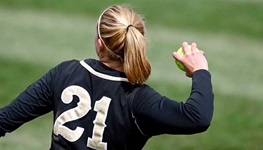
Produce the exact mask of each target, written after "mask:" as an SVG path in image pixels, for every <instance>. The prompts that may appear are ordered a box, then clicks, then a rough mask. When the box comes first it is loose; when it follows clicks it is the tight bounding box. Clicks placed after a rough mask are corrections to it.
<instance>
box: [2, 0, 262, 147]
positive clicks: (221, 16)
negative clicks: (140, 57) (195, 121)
mask: <svg viewBox="0 0 263 150" xmlns="http://www.w3.org/2000/svg"><path fill="white" fill-rule="evenodd" d="M120 3H127V4H130V5H131V6H132V7H133V8H134V9H135V10H136V11H137V12H139V13H141V14H143V15H144V17H145V18H146V27H147V36H148V40H149V51H148V57H149V59H150V63H151V65H152V68H153V70H152V75H151V77H150V78H149V80H148V81H147V84H149V85H150V86H152V87H153V88H155V89H156V90H157V91H159V92H160V93H161V94H162V95H165V96H167V97H170V98H172V99H175V100H177V101H185V100H186V99H187V97H188V96H189V92H190V88H191V79H189V78H187V77H186V76H185V75H184V73H183V72H182V71H180V70H179V69H178V68H177V66H176V65H175V63H174V59H173V58H172V52H173V51H175V50H177V49H178V48H179V47H180V46H181V43H182V42H183V41H188V42H196V43H197V44H198V48H199V49H201V50H204V51H205V53H206V56H207V59H208V61H209V69H210V72H211V74H212V80H213V88H214V94H215V113H214V118H213V121H212V124H211V126H210V128H209V129H208V130H207V132H204V133H201V134H196V135H187V136H185V135H162V136H158V137H153V138H152V139H151V140H150V141H149V142H148V143H147V144H146V146H145V148H144V150H174V149H176V150H260V149H263V148H262V147H263V144H262V139H263V119H262V114H263V109H262V108H263V99H262V95H261V94H262V92H263V79H262V77H263V70H262V64H263V59H262V56H263V42H262V41H263V1H262V0H192V1H190V0H176V1H175V0H162V1H158V0H151V1H150V0H149V1H147V0H144V1H141V0H122V1H121V0H108V1H92V0H78V1H73V0H60V1H59V0H37V1H36V0H0V83H1V84H0V99H1V100H0V107H3V106H5V105H7V104H8V103H10V102H11V101H12V100H13V99H14V98H15V97H16V96H17V95H18V94H19V93H20V92H22V91H23V90H24V89H25V88H26V87H27V86H28V85H30V84H31V83H33V82H34V81H36V80H37V79H38V78H40V77H41V76H42V75H43V74H45V73H46V72H47V71H48V70H49V69H51V68H52V67H54V66H56V65H57V64H58V63H60V62H61V61H64V60H69V59H79V60H81V59H85V58H97V57H96V54H95V50H94V36H95V26H96V21H97V19H98V17H99V15H100V13H101V12H102V11H103V10H104V9H105V8H106V7H108V6H109V5H112V4H120ZM51 130H52V113H49V114H47V115H45V116H42V117H39V118H37V119H35V120H33V121H31V122H29V123H26V124H24V125H23V126H22V127H20V128H19V129H17V130H16V131H14V132H12V133H11V134H7V135H6V136H5V137H4V138H1V139H0V147H1V149H3V150H36V149H38V150H47V149H49V146H50V141H51V138H50V137H51Z"/></svg>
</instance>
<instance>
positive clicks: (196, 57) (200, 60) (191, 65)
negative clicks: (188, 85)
mask: <svg viewBox="0 0 263 150" xmlns="http://www.w3.org/2000/svg"><path fill="white" fill-rule="evenodd" d="M182 47H183V50H184V53H185V55H184V56H182V55H180V54H178V53H176V52H173V57H174V58H175V59H176V60H178V61H180V62H181V63H182V64H183V65H184V67H185V71H186V73H185V74H186V76H188V77H192V75H193V73H194V72H195V71H197V70H200V69H205V70H208V62H207V60H206V58H205V56H204V52H203V51H201V50H199V51H197V50H196V47H197V46H196V43H192V45H191V47H192V50H189V49H188V43H187V42H183V44H182Z"/></svg>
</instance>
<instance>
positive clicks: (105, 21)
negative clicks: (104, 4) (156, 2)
mask: <svg viewBox="0 0 263 150" xmlns="http://www.w3.org/2000/svg"><path fill="white" fill-rule="evenodd" d="M98 35H99V38H101V39H102V42H103V44H104V45H105V47H106V49H107V50H108V54H109V57H110V58H111V59H113V60H116V61H119V62H121V63H123V68H124V73H125V74H126V76H127V78H128V80H129V82H130V83H131V84H143V83H144V82H145V81H146V80H147V79H148V77H149V76H150V74H151V66H150V64H149V61H148V59H147V56H146V45H147V43H146V37H145V31H144V22H143V19H142V17H141V16H140V15H139V14H137V13H136V12H135V11H133V10H132V9H131V8H129V7H127V6H125V5H116V6H111V7H109V8H107V9H106V10H105V11H103V13H102V14H101V16H100V17H99V20H98Z"/></svg>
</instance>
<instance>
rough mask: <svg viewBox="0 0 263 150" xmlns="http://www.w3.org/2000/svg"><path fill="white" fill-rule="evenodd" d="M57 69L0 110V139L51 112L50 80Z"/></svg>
mask: <svg viewBox="0 0 263 150" xmlns="http://www.w3.org/2000/svg"><path fill="white" fill-rule="evenodd" d="M57 69H58V67H56V68H53V69H52V70H50V71H49V72H48V73H47V74H45V75H44V76H43V77H42V78H40V79H39V80H37V81H36V82H35V83H33V84H32V85H30V86H29V87H28V88H27V89H26V90H25V91H23V92H22V93H21V94H20V95H19V96H18V97H16V98H15V99H14V100H13V101H12V102H11V103H10V104H9V105H7V106H5V107H3V108H1V109H0V137H1V136H4V135H5V133H7V132H12V131H14V130H15V129H17V128H18V127H20V126H21V125H22V124H24V123H26V122H28V121H30V120H32V119H34V118H36V117H38V116H40V115H43V114H46V113H48V112H50V111H51V110H52V108H53V106H52V100H51V99H52V84H53V83H52V79H53V78H54V76H55V73H56V72H57Z"/></svg>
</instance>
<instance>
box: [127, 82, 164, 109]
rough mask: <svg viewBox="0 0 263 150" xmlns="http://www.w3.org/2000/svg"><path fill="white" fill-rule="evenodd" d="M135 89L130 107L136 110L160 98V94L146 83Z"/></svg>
mask: <svg viewBox="0 0 263 150" xmlns="http://www.w3.org/2000/svg"><path fill="white" fill-rule="evenodd" d="M135 91H136V92H134V94H135V96H134V100H133V104H132V107H133V109H136V110H138V109H140V108H141V106H144V105H148V104H151V103H155V102H156V101H159V100H161V99H162V96H161V95H160V94H159V93H158V92H157V91H155V90H154V89H153V88H152V87H150V86H149V85H147V84H144V85H141V86H138V87H136V89H135Z"/></svg>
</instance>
